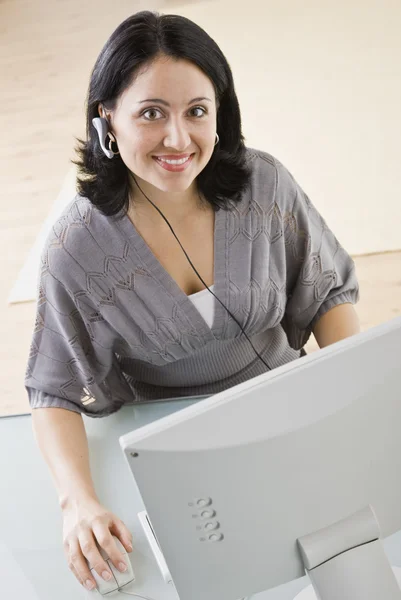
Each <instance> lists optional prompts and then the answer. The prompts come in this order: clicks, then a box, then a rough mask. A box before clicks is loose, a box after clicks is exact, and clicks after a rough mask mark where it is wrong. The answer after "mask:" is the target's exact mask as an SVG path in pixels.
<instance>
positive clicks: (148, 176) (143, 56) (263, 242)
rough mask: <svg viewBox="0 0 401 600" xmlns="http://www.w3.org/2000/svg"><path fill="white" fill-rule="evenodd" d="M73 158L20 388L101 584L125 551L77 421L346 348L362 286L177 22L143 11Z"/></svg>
mask: <svg viewBox="0 0 401 600" xmlns="http://www.w3.org/2000/svg"><path fill="white" fill-rule="evenodd" d="M77 151H78V155H79V156H78V160H77V164H78V166H79V168H80V173H79V178H78V190H79V194H78V195H77V197H76V198H75V199H74V200H73V202H72V203H71V205H70V206H69V207H67V209H66V211H65V213H64V214H63V215H62V217H61V218H60V219H59V220H58V221H57V223H56V224H55V226H54V228H53V231H52V233H51V235H50V236H49V239H48V242H47V245H46V248H45V251H44V254H43V260H42V269H41V279H40V286H39V290H40V293H39V302H38V309H37V310H38V316H37V322H36V328H35V332H34V336H33V340H32V348H31V354H30V358H29V364H28V370H27V376H26V382H25V383H26V388H27V391H28V395H29V400H30V404H31V407H32V409H35V410H33V415H34V416H33V420H34V425H35V431H36V434H37V437H38V440H39V443H40V444H41V447H42V450H43V452H44V455H45V457H47V460H48V462H49V465H50V467H51V469H52V471H53V473H54V476H55V479H56V482H57V487H58V490H59V497H60V504H61V506H62V509H63V512H64V533H65V537H64V544H65V551H66V556H67V559H68V561H69V564H70V568H71V570H72V572H73V573H74V574H75V576H76V577H77V579H78V580H79V581H80V582H82V583H84V582H86V581H87V580H89V582H91V583H92V585H94V580H93V578H92V575H91V573H90V570H89V567H88V561H89V562H90V564H91V565H94V568H95V570H96V572H97V573H98V575H99V576H104V577H105V578H107V577H108V576H111V574H110V571H109V569H108V566H107V564H106V563H105V561H104V560H103V559H102V556H101V554H100V553H99V549H98V545H100V547H101V548H103V549H104V550H105V551H107V552H108V554H109V556H110V557H111V561H112V562H113V564H114V565H115V566H116V568H118V564H119V562H120V561H121V560H123V555H122V554H121V552H120V551H119V549H118V547H117V546H116V544H115V541H114V540H113V537H112V535H113V534H114V535H116V536H117V537H118V539H120V541H121V543H122V544H123V545H124V547H125V549H126V550H127V551H129V550H128V549H129V542H130V534H129V532H128V530H127V528H126V526H125V525H124V524H123V523H122V522H121V521H120V520H119V519H118V518H117V517H116V516H114V515H111V514H110V513H109V512H108V511H107V510H106V509H105V508H104V507H102V506H101V504H100V503H99V501H98V499H97V497H96V494H95V492H94V489H93V484H92V482H91V478H90V474H89V463H88V455H87V448H86V444H85V437H84V428H83V425H82V419H81V420H77V419H78V416H79V417H80V415H81V414H82V413H84V414H86V415H89V416H92V417H101V416H106V415H109V414H111V413H112V412H115V411H117V410H118V409H119V408H121V407H122V406H123V405H124V404H134V403H139V402H144V401H145V402H146V401H155V400H166V399H173V398H178V397H194V396H196V397H202V396H203V397H204V396H207V395H210V394H215V393H218V392H220V391H222V390H225V389H227V388H230V387H233V386H235V385H237V384H240V383H242V382H244V381H246V380H248V379H251V378H253V377H256V376H257V375H260V374H261V373H264V372H266V371H267V370H269V369H273V368H276V367H279V366H280V365H284V364H285V363H288V362H290V361H293V360H296V359H298V358H300V356H302V354H303V346H304V345H305V343H306V342H307V340H308V338H309V336H310V335H311V333H312V332H315V334H316V338H317V340H318V342H319V344H321V345H322V346H323V345H326V344H329V343H333V342H335V341H337V340H338V339H341V338H343V337H346V336H347V335H352V334H354V333H356V332H357V331H358V328H359V324H358V319H357V318H356V315H355V313H354V309H353V307H352V304H353V303H354V302H356V301H357V299H358V284H357V280H356V277H355V270H354V265H353V262H352V260H351V258H350V257H349V255H348V254H347V252H346V251H345V250H344V249H343V248H342V247H341V245H340V243H339V242H338V240H337V239H336V237H335V236H334V234H333V233H332V232H331V231H330V229H329V227H328V226H327V224H326V223H325V221H324V220H323V218H322V217H321V215H319V213H318V212H317V210H316V209H315V207H314V206H313V204H312V203H311V201H310V199H309V198H308V196H307V195H306V193H305V192H304V191H303V190H302V188H301V186H300V185H299V184H298V183H297V182H296V181H295V179H294V178H293V177H292V175H291V174H290V172H289V171H288V170H287V169H286V168H285V167H284V165H282V164H281V163H280V161H279V160H277V159H276V158H274V157H273V156H272V155H271V154H269V153H267V152H265V151H262V150H255V149H251V148H246V147H245V145H244V139H243V136H242V131H241V116H240V110H239V105H238V100H237V96H236V94H235V89H234V83H233V78H232V74H231V70H230V67H229V65H228V62H227V60H226V58H225V57H224V55H223V53H222V52H221V50H220V49H219V47H218V46H217V44H216V43H215V42H214V41H213V40H212V39H211V38H210V37H209V36H208V34H207V33H206V32H205V31H203V30H202V29H201V28H200V27H199V26H198V25H196V24H195V23H192V22H191V21H189V20H188V19H185V18H184V17H179V16H176V15H162V16H159V15H157V14H154V13H150V12H141V13H138V14H135V15H133V16H132V17H130V18H128V19H127V20H126V21H124V22H123V23H122V24H121V25H120V26H119V27H118V28H117V29H116V31H115V32H114V33H113V34H112V35H111V37H110V39H109V40H108V41H107V42H106V44H105V46H104V48H103V49H102V51H101V53H100V55H99V57H98V59H97V61H96V64H95V66H94V69H93V72H92V75H91V80H90V84H89V93H88V102H87V139H85V140H81V141H80V142H79V143H78V148H77ZM212 287H213V291H212V289H211V288H212ZM194 294H196V297H194ZM209 294H212V296H213V297H210V295H209ZM205 296H206V299H205ZM208 299H210V300H211V302H209V303H207V302H206V300H208ZM48 409H53V410H51V411H49V410H48ZM60 409H61V410H60ZM35 413H36V414H35ZM50 431H51V432H52V435H50V433H49V432H50ZM96 543H97V544H98V545H97V544H96ZM104 572H105V574H104ZM88 585H89V584H88Z"/></svg>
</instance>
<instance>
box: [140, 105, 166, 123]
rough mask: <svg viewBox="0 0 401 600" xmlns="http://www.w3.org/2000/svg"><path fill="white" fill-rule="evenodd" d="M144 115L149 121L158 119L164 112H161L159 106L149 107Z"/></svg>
mask: <svg viewBox="0 0 401 600" xmlns="http://www.w3.org/2000/svg"><path fill="white" fill-rule="evenodd" d="M142 115H143V116H144V117H145V119H147V120H148V121H157V119H159V118H160V116H158V115H161V116H162V113H161V112H160V110H158V109H157V108H148V109H147V110H145V111H144V112H143V113H142Z"/></svg>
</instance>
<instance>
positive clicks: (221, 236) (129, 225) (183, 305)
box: [116, 209, 228, 341]
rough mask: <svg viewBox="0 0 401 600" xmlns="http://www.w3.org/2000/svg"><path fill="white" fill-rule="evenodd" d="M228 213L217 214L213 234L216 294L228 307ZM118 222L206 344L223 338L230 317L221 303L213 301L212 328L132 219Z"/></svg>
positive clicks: (124, 218)
mask: <svg viewBox="0 0 401 600" xmlns="http://www.w3.org/2000/svg"><path fill="white" fill-rule="evenodd" d="M227 212H228V211H227V210H224V209H219V210H218V211H216V213H215V219H214V235H213V241H214V249H213V293H214V294H215V295H216V296H217V298H219V299H220V300H221V302H223V304H224V305H225V306H227V302H228V281H227V277H228V264H227V261H228V240H227V239H226V232H227ZM116 223H117V224H118V226H119V228H120V229H121V230H122V231H123V232H124V234H125V236H126V238H127V239H128V242H129V243H130V244H132V246H133V247H134V248H135V250H136V251H137V253H138V254H139V256H140V258H141V260H142V261H143V263H144V264H145V266H146V267H147V269H149V272H150V273H152V275H153V276H154V277H155V278H156V279H157V280H158V281H159V283H160V284H161V285H162V286H163V287H164V288H165V289H166V290H167V292H168V293H169V294H170V295H171V296H172V297H173V299H174V300H175V302H176V303H177V304H178V306H179V308H180V309H181V310H182V311H183V312H184V314H185V315H186V317H187V318H188V319H189V321H190V323H191V324H192V326H193V327H195V329H196V331H197V332H198V333H199V334H202V335H203V336H204V338H205V341H208V340H213V339H215V338H220V337H221V335H222V333H223V327H224V324H225V317H226V315H227V314H228V313H227V311H226V310H225V309H224V308H223V306H222V305H221V304H220V302H219V301H218V300H216V299H215V300H214V307H215V310H214V318H213V323H212V326H211V327H209V325H208V324H207V323H206V321H205V320H204V318H203V317H202V315H201V314H200V312H199V311H198V309H197V308H196V306H195V305H194V303H193V302H192V300H191V299H190V298H189V296H188V295H187V294H186V293H185V292H184V291H183V290H182V289H181V288H180V286H179V285H178V283H177V282H176V281H175V279H174V278H173V277H172V276H171V275H170V273H168V271H167V270H166V269H165V268H164V266H163V265H162V264H161V262H160V261H159V259H158V258H157V257H156V256H155V254H154V253H153V251H152V250H151V248H150V246H149V245H148V244H147V243H146V241H145V240H144V238H143V237H142V236H141V234H140V233H139V232H138V230H137V228H136V227H135V225H134V223H133V222H132V221H131V219H130V218H129V216H128V215H127V214H125V215H124V216H123V217H122V218H121V219H118V220H116ZM195 267H196V265H195Z"/></svg>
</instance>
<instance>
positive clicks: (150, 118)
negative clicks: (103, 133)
mask: <svg viewBox="0 0 401 600" xmlns="http://www.w3.org/2000/svg"><path fill="white" fill-rule="evenodd" d="M111 129H112V132H113V134H114V136H115V138H116V140H117V144H118V149H119V152H120V155H121V158H122V160H123V161H124V163H125V164H126V166H127V167H128V169H129V170H130V171H132V172H133V173H134V174H135V175H136V176H137V177H138V178H139V179H142V180H144V181H146V182H148V183H150V184H151V185H153V186H155V187H157V188H158V189H160V190H162V191H164V192H173V193H174V192H183V191H185V190H187V189H188V188H189V187H190V186H191V184H192V183H193V182H194V180H195V178H196V177H197V175H199V173H200V172H201V171H202V170H203V169H204V168H205V166H206V165H207V163H208V162H209V160H210V157H211V156H212V153H213V149H214V144H215V139H216V98H215V92H214V88H213V85H212V82H211V81H210V79H209V78H208V77H207V76H206V75H205V74H204V73H203V71H201V70H200V69H199V68H198V67H197V66H196V65H194V64H193V63H191V62H189V61H187V60H181V59H180V60H177V59H171V58H168V57H159V58H157V59H156V60H155V61H154V62H152V63H151V64H150V65H148V66H147V67H146V68H145V69H143V70H142V71H140V72H139V74H138V75H137V77H136V78H135V79H134V82H133V83H132V84H131V85H130V86H129V87H128V88H127V89H126V90H125V91H124V92H123V93H122V95H121V96H120V98H119V99H118V101H117V105H116V108H115V110H114V111H113V112H112V113H111Z"/></svg>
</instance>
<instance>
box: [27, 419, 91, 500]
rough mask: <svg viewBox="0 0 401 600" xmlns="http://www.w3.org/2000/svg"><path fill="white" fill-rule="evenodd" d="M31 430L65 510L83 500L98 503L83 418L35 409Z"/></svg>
mask: <svg viewBox="0 0 401 600" xmlns="http://www.w3.org/2000/svg"><path fill="white" fill-rule="evenodd" d="M32 426H33V431H34V434H35V438H36V441H37V443H38V445H39V448H40V451H41V453H42V455H43V457H44V459H45V461H46V463H47V465H48V467H49V469H50V471H51V474H52V477H53V480H54V483H55V486H56V489H57V493H58V499H59V504H60V506H61V508H62V509H64V508H67V507H68V506H69V505H73V504H74V503H75V502H76V501H79V499H80V498H88V497H91V498H94V499H97V496H96V493H95V489H94V485H93V481H92V477H91V473H90V466H89V451H88V440H87V437H86V431H85V426H84V423H83V420H82V416H81V415H80V414H78V413H75V412H72V411H70V410H65V409H62V408H35V409H33V410H32Z"/></svg>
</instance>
